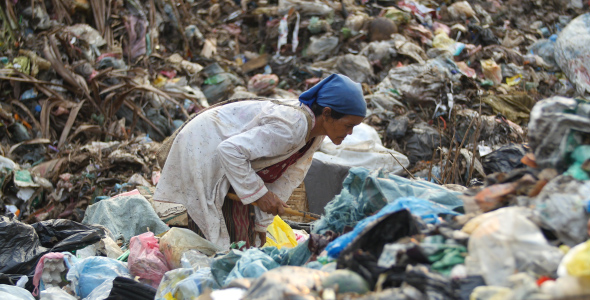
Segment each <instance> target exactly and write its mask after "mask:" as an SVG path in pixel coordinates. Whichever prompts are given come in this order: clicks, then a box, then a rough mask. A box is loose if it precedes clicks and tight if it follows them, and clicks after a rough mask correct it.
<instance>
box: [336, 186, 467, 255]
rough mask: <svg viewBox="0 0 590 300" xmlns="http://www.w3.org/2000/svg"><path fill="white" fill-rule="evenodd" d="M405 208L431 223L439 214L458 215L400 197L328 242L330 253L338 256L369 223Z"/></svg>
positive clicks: (426, 202) (428, 204) (438, 205)
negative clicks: (349, 230)
mask: <svg viewBox="0 0 590 300" xmlns="http://www.w3.org/2000/svg"><path fill="white" fill-rule="evenodd" d="M403 209H407V210H409V211H410V212H411V213H412V214H413V215H416V216H419V217H421V218H422V219H423V220H424V221H425V222H426V223H430V224H436V223H438V222H439V221H438V218H437V215H438V214H451V215H458V213H457V212H454V211H452V210H450V209H448V208H446V207H444V206H442V205H440V204H438V203H435V202H432V201H428V200H424V199H418V198H415V197H406V198H400V199H397V200H395V201H394V202H392V203H390V204H387V205H386V206H385V207H383V209H381V210H380V211H379V212H378V213H377V214H375V215H372V216H370V217H368V218H365V219H363V220H362V221H360V222H359V223H358V224H357V225H356V226H355V227H354V229H353V230H352V231H351V232H349V233H346V234H344V235H342V236H340V237H338V238H337V239H335V240H334V241H332V242H331V243H330V244H328V247H326V251H327V252H328V255H329V256H330V257H333V258H338V256H339V255H340V252H342V250H344V248H346V247H347V246H348V245H349V244H350V243H351V242H352V241H353V240H354V239H355V238H356V237H357V236H358V235H359V234H360V233H361V232H362V231H363V230H364V229H365V227H366V226H367V225H368V224H369V223H371V222H373V221H375V220H377V219H379V218H381V217H382V216H385V215H388V214H391V213H394V212H397V211H400V210H403Z"/></svg>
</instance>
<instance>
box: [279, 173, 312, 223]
mask: <svg viewBox="0 0 590 300" xmlns="http://www.w3.org/2000/svg"><path fill="white" fill-rule="evenodd" d="M287 205H289V207H290V208H292V209H294V210H299V211H305V212H307V211H309V203H307V194H306V193H305V184H303V182H302V183H301V185H299V186H298V187H296V188H295V190H294V191H293V194H291V197H289V200H288V201H287ZM281 218H283V219H285V220H289V221H293V222H309V221H310V220H308V219H307V218H304V217H297V216H291V215H284V216H281Z"/></svg>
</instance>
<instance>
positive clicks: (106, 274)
mask: <svg viewBox="0 0 590 300" xmlns="http://www.w3.org/2000/svg"><path fill="white" fill-rule="evenodd" d="M117 276H122V277H131V273H129V270H128V269H127V264H126V263H123V262H120V261H118V260H114V259H112V258H108V257H101V256H94V257H89V258H86V259H83V260H80V261H78V262H77V263H76V264H75V265H74V266H72V268H70V270H69V271H68V275H67V276H66V278H67V279H68V280H69V281H70V282H71V285H72V288H73V290H74V291H76V295H77V296H79V297H81V298H86V297H87V296H88V295H90V293H91V292H92V291H93V290H94V289H96V288H97V287H98V286H99V285H101V284H103V283H104V282H105V281H107V280H111V281H112V280H113V279H114V278H115V277H117ZM107 295H108V293H107Z"/></svg>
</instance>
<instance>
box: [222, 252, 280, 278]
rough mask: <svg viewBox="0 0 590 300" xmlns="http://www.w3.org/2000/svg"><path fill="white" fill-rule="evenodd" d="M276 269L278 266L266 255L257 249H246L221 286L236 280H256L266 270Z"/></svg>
mask: <svg viewBox="0 0 590 300" xmlns="http://www.w3.org/2000/svg"><path fill="white" fill-rule="evenodd" d="M278 267H279V264H278V263H277V262H276V261H275V260H274V259H272V257H270V256H268V255H267V254H266V253H264V252H262V251H260V250H259V249H257V248H252V249H248V250H246V251H245V252H244V253H243V254H242V257H241V258H240V260H238V261H237V262H236V265H235V267H234V268H233V269H232V270H231V272H230V273H229V274H228V275H227V278H226V279H225V282H224V284H223V286H225V285H227V284H229V283H230V282H231V281H232V280H234V279H238V278H258V277H260V276H261V275H262V274H264V273H266V272H267V271H268V270H272V269H274V268H278Z"/></svg>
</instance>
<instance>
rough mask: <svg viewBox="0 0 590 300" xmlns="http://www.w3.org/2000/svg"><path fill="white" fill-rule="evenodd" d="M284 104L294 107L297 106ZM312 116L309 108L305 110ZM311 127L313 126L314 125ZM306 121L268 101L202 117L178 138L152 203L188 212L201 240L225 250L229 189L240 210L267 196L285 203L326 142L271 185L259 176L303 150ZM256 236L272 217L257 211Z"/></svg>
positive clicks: (299, 113) (217, 110) (296, 111)
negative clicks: (177, 206)
mask: <svg viewBox="0 0 590 300" xmlns="http://www.w3.org/2000/svg"><path fill="white" fill-rule="evenodd" d="M284 102H285V103H288V104H291V105H293V106H298V105H299V101H297V100H289V101H284ZM303 107H304V108H305V109H306V110H308V111H309V113H310V114H311V116H312V120H313V123H315V119H314V118H313V113H311V110H309V108H308V107H307V106H303ZM312 126H313V125H312ZM307 127H308V123H307V118H306V116H305V113H304V112H302V111H301V110H299V109H297V108H294V107H290V106H285V105H280V104H275V103H272V102H270V101H241V102H236V103H231V104H226V105H223V106H220V107H218V108H214V109H211V110H208V111H205V112H203V113H201V114H200V115H199V116H197V117H196V118H194V119H193V120H191V121H190V122H189V123H188V124H186V126H185V127H184V128H183V129H182V130H181V131H180V132H179V133H178V135H177V137H176V139H175V140H174V143H173V145H172V148H171V149H170V153H169V154H168V158H167V160H166V164H165V166H164V169H163V170H162V176H161V178H160V181H159V182H158V185H157V187H156V193H155V194H154V199H155V200H159V201H165V202H174V203H179V204H182V205H184V206H185V207H186V209H187V211H188V214H189V215H190V216H191V218H192V219H193V220H194V221H195V223H196V224H197V226H199V228H200V229H201V230H202V231H203V233H204V234H205V237H206V238H207V239H208V240H209V241H211V242H213V243H215V244H217V245H219V246H221V247H224V248H227V247H229V244H230V240H229V234H228V231H227V228H226V226H225V221H224V218H223V214H222V212H221V208H222V206H223V201H224V197H225V195H226V194H227V192H228V190H229V188H230V186H231V187H233V188H234V190H235V192H236V194H237V195H238V196H239V197H240V199H241V200H242V203H244V204H250V203H252V202H254V201H256V200H258V199H259V198H260V197H262V196H263V195H264V194H266V192H267V191H272V192H273V193H275V194H276V195H277V196H278V197H279V198H280V199H281V200H282V201H283V202H287V200H288V199H289V197H290V196H291V193H292V192H293V190H294V189H295V188H296V187H297V186H299V185H300V184H301V182H302V181H303V179H304V177H305V174H306V173H307V171H308V170H309V167H310V166H311V162H312V159H313V153H314V152H315V151H316V150H317V149H318V148H319V146H320V145H321V142H322V140H323V138H324V136H319V137H317V138H316V139H315V141H314V142H313V144H312V146H311V148H310V149H309V150H308V151H307V152H306V153H305V155H304V156H303V157H301V158H300V159H299V160H298V161H297V162H296V163H295V164H293V165H291V166H290V167H289V168H287V170H286V171H285V172H284V173H283V175H282V176H281V177H280V178H279V179H277V180H276V181H275V182H273V183H266V184H265V183H264V182H263V181H262V179H261V178H260V177H259V176H258V175H257V174H256V172H257V171H259V170H261V169H264V168H266V167H268V166H271V165H273V164H275V163H278V162H280V161H283V160H285V159H287V158H288V157H289V156H291V155H292V154H293V153H295V152H296V151H298V150H299V149H301V148H302V147H303V146H304V145H305V144H306V140H305V138H306V135H307V131H308V130H307ZM255 214H256V230H257V231H266V227H267V226H268V225H269V224H270V223H272V220H273V216H272V215H270V214H267V213H264V212H262V211H261V210H260V209H259V208H258V207H256V208H255Z"/></svg>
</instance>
